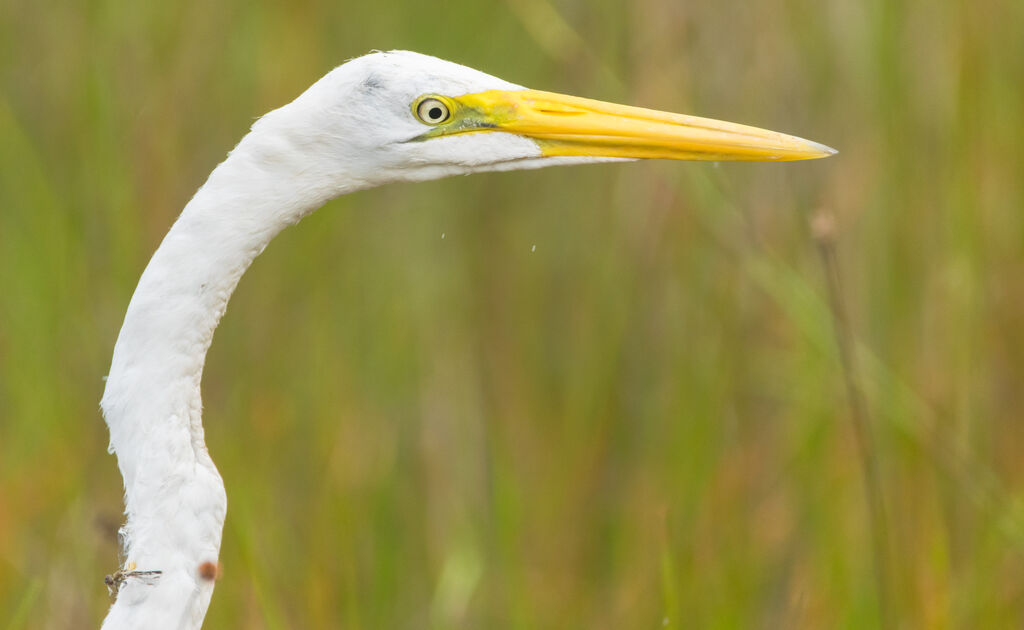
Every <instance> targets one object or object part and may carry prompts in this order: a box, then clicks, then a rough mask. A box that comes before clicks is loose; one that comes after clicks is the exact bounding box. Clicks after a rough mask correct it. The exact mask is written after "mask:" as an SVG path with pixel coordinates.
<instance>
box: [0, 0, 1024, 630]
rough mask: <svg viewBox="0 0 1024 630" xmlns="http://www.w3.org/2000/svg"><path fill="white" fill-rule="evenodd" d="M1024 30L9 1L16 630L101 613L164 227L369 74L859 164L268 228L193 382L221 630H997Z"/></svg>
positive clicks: (564, 174) (1010, 480)
mask: <svg viewBox="0 0 1024 630" xmlns="http://www.w3.org/2000/svg"><path fill="white" fill-rule="evenodd" d="M1022 33H1024V3H1021V2H1019V1H1017V0H971V1H967V0H959V1H956V0H946V1H937V0H898V1H894V0H869V1H868V2H862V1H859V0H858V1H854V0H839V1H835V2H817V1H814V0H768V1H766V2H755V3H749V2H721V1H719V0H713V1H712V0H701V1H694V2H686V3H681V2H675V1H669V0H639V1H636V2H618V1H610V0H605V1H596V2H595V1H592V0H586V1H584V0H508V2H504V3H502V2H497V3H482V2H476V1H470V0H441V1H436V2H397V3H396V2H347V1H345V2H337V1H335V2H327V1H323V0H309V1H304V2H294V1H289V2H257V3H250V2H241V1H232V2H216V3H209V2H199V1H195V0H186V1H184V2H162V3H160V2H157V3H133V2H123V1H105V0H95V1H89V2H79V1H77V0H75V1H70V0H55V1H52V2H32V1H28V0H0V628H6V629H20V628H44V629H51V628H52V629H65V628H87V627H96V626H97V624H98V623H99V620H100V619H101V618H102V615H103V614H104V612H105V610H106V608H107V606H108V605H109V598H108V595H107V592H106V588H105V587H104V585H103V576H104V575H105V574H107V573H110V572H112V571H113V570H114V569H115V568H116V562H117V549H116V544H115V531H116V528H117V526H118V525H119V523H120V521H121V510H122V504H121V498H122V496H121V493H122V487H121V479H120V477H119V475H118V472H117V467H116V462H115V459H114V458H113V457H112V456H110V455H108V454H107V453H106V446H107V433H106V427H105V425H104V424H103V421H102V419H101V417H100V414H99V410H98V400H99V398H100V394H101V391H102V387H103V381H102V379H103V376H104V374H105V373H106V370H107V367H108V365H109V358H110V353H111V349H112V346H113V343H114V339H115V337H116V335H117V332H118V329H119V327H120V324H121V319H122V317H123V314H124V310H125V307H126V305H127V303H128V299H129V297H130V296H131V293H132V291H133V289H134V287H135V283H136V281H137V279H138V277H139V274H140V273H141V271H142V269H143V267H144V266H145V264H146V262H147V260H148V259H149V256H150V255H151V254H152V252H153V251H154V249H155V248H156V246H157V244H158V243H159V241H160V239H161V237H162V236H163V234H164V233H165V231H166V230H167V229H168V227H169V226H170V225H171V223H172V221H173V220H174V218H175V216H176V215H177V213H178V212H179V211H180V209H181V208H182V207H183V206H184V204H185V203H186V201H187V200H188V199H189V198H190V196H191V195H192V193H193V192H194V191H195V189H196V188H197V187H198V186H199V185H200V184H202V182H203V181H204V179H205V177H206V175H207V174H208V173H209V171H210V170H211V169H212V168H213V167H214V166H215V165H216V164H217V163H218V162H219V161H220V160H221V159H223V157H224V156H225V154H226V152H227V151H228V150H229V149H230V148H231V147H232V146H234V144H235V143H236V142H237V141H238V139H239V138H240V137H241V136H242V135H243V134H244V133H245V132H246V130H247V129H248V127H249V125H250V124H251V123H252V121H253V120H254V119H255V118H256V117H257V116H259V115H261V114H263V113H264V112H266V111H268V110H270V109H273V108H275V107H278V106H280V105H282V104H284V103H286V102H288V101H290V100H291V99H292V98H294V97H295V96H296V95H298V94H299V93H300V92H302V91H303V90H304V89H305V88H306V87H307V86H308V85H309V84H311V83H312V82H313V81H315V80H316V79H317V78H319V77H320V76H321V75H322V74H324V73H325V72H326V71H328V70H329V69H330V68H332V67H333V66H335V65H337V64H339V63H341V62H343V61H344V60H345V59H347V58H350V57H353V56H357V55H360V54H362V53H364V52H366V51H368V50H370V49H391V48H405V49H413V50H418V51H421V52H425V53H430V54H434V55H437V56H440V57H444V58H448V59H451V60H454V61H458V62H461V63H464V64H467V65H470V66H473V67H475V68H479V69H481V70H484V71H486V72H489V73H492V74H496V75H498V76H500V77H502V78H505V79H508V80H511V81H514V82H517V83H521V84H524V85H527V86H530V87H534V88H538V89H547V90H555V91H561V92H569V93H573V94H578V95H584V96H589V97H594V98H601V99H606V100H615V101H621V102H627V103H631V104H637V105H643V106H648V107H654V108H658V109H666V110H674V111H684V112H688V113H694V114H699V115H706V116H711V117H715V118H722V119H726V120H732V121H736V122H743V123H748V124H754V125H758V126H763V127H768V128H771V129H776V130H779V131H785V132H790V133H794V134H797V135H800V136H805V137H809V138H812V139H814V140H818V141H820V142H824V143H826V144H829V145H832V146H835V147H836V148H838V149H839V150H840V154H839V155H838V156H836V157H833V158H831V159H828V160H821V161H817V162H807V163H792V164H739V165H732V164H721V165H714V164H697V163H662V162H657V163H656V162H647V163H636V164H627V165H603V166H591V167H577V168H562V169H549V170H544V171H535V172H519V173H509V174H494V175H480V176H474V177H469V178H456V179H452V180H447V181H439V182H431V183H426V184H418V185H400V186H394V187H390V188H385V189H379V190H373V191H368V192H362V193H358V194H355V195H352V196H350V197H346V198H342V199H339V200H337V201H334V202H331V203H330V204H328V205H327V206H326V207H325V208H324V209H322V210H321V211H319V212H318V213H316V214H315V215H313V216H311V217H309V218H308V219H306V220H305V221H304V222H303V223H302V224H300V225H299V226H297V227H295V228H292V229H290V230H288V231H286V232H285V233H284V234H282V235H281V236H280V237H279V238H278V239H277V240H276V241H275V242H274V243H273V245H272V246H271V247H270V248H269V249H268V250H267V251H266V253H265V254H264V255H263V256H262V257H260V258H259V259H258V260H257V261H256V263H255V264H254V266H253V267H252V269H251V270H250V271H249V273H248V274H247V275H246V276H245V278H244V279H243V280H242V282H241V284H240V286H239V288H238V291H237V293H236V295H235V297H234V299H233V300H232V303H231V306H230V308H229V310H228V313H227V315H226V316H225V318H224V320H223V321H222V323H221V327H220V329H219V330H218V332H217V335H216V338H215V339H214V343H213V347H212V349H211V352H210V355H209V358H208V362H207V369H206V374H205V379H204V382H203V390H204V400H205V423H206V429H207V438H208V441H209V447H210V450H211V452H212V454H213V457H214V459H215V461H216V462H217V464H218V466H219V468H220V470H221V472H222V473H223V475H224V478H225V481H226V484H227V491H228V497H229V511H228V520H227V525H226V528H225V536H224V546H223V553H222V558H221V559H222V561H223V565H224V577H223V578H222V580H221V581H220V582H219V583H218V586H217V590H216V593H215V595H214V599H213V603H212V606H211V608H210V612H209V617H208V622H207V625H208V627H211V628H236V627H237V628H292V627H294V628H344V629H358V628H410V629H415V628H523V629H528V628H529V629H532V628H558V629H563V628H588V629H601V628H607V629H621V628H657V627H669V628H867V627H888V628H895V627H901V628H1019V627H1021V624H1024V37H1022V35H1021V34H1022ZM816 217H818V218H817V226H818V228H819V229H818V230H817V231H816V230H815V229H814V228H813V227H812V226H813V225H814V224H815V218H816ZM829 223H831V229H830V230H829V231H828V232H829V233H828V234H824V237H825V238H822V236H823V235H822V234H821V233H820V232H822V230H821V229H820V228H821V227H822V225H825V224H829ZM826 227H828V226H827V225H826ZM823 252H824V254H825V256H822V253H823ZM832 254H835V255H836V257H835V260H836V264H835V265H834V266H830V265H829V264H827V263H826V262H825V261H826V260H828V259H829V258H830V256H831V255H832ZM830 275H831V276H832V277H833V278H835V279H834V280H833V282H832V283H831V284H830V282H829V280H828V278H829V277H830ZM830 287H831V289H832V290H834V291H835V292H836V293H837V294H838V295H839V297H840V302H841V303H842V304H843V308H844V309H845V312H846V313H847V314H848V322H849V323H848V330H849V332H850V337H851V339H850V342H849V343H848V344H847V347H848V349H849V351H850V354H851V355H852V360H851V362H850V366H849V367H848V368H844V367H843V362H842V361H841V354H840V351H839V349H840V348H841V347H842V346H841V344H839V343H838V340H837V336H836V333H835V331H836V330H837V328H836V323H837V321H839V322H841V319H837V317H836V314H837V313H840V312H841V311H833V309H832V307H831V306H830V298H829V294H830ZM842 329H843V328H842V326H841V325H840V328H839V330H842ZM848 377H849V379H850V380H851V381H852V384H853V389H854V391H855V392H857V391H859V392H860V396H859V397H858V396H857V395H855V396H854V397H853V398H851V397H850V396H849V395H848V388H847V386H846V381H847V378H848ZM857 400H862V401H863V405H862V407H863V410H862V411H858V405H857V404H856V401H857ZM851 401H852V402H853V404H851ZM858 422H863V423H868V424H869V426H870V433H871V440H870V441H869V442H868V443H866V449H863V450H862V449H858V441H857V432H856V429H855V427H856V426H858V425H857V423H858ZM866 470H867V471H874V472H873V474H874V475H875V476H876V481H875V483H873V484H872V483H868V484H866V483H865V479H866V478H870V476H871V474H872V473H869V474H865V471H866ZM872 488H874V490H872ZM872 497H874V499H872ZM873 501H874V503H876V504H877V503H881V504H882V505H883V506H884V509H882V510H875V511H874V515H873V511H872V509H871V507H870V506H871V505H872V504H873V503H872V502H873Z"/></svg>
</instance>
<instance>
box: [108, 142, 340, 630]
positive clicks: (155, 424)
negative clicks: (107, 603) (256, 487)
mask: <svg viewBox="0 0 1024 630" xmlns="http://www.w3.org/2000/svg"><path fill="white" fill-rule="evenodd" d="M265 131H266V127H264V128H263V129H259V128H257V130H256V131H253V132H252V133H250V134H249V135H248V136H246V138H244V139H243V140H242V142H241V143H240V144H239V145H238V147H237V148H236V149H235V150H234V151H233V152H232V153H231V155H230V156H229V157H228V159H227V160H225V161H224V162H223V163H222V164H221V165H220V166H218V167H217V168H216V169H215V170H214V171H213V173H212V174H211V175H210V178H209V180H208V181H207V182H206V184H205V185H204V186H203V187H202V188H201V189H200V190H199V192H198V193H196V195H195V197H194V198H193V199H192V201H190V202H189V204H188V205H187V206H186V207H185V209H184V211H183V212H182V214H181V216H180V217H179V218H178V220H177V221H176V222H175V224H174V226H173V227H172V228H171V230H170V232H169V233H168V234H167V236H166V237H165V238H164V240H163V242H162V243H161V245H160V247H159V249H157V251H156V253H155V254H154V255H153V258H152V260H151V261H150V262H149V265H148V266H147V267H146V270H145V271H144V272H143V274H142V278H141V279H140V281H139V285H138V287H137V288H136V290H135V294H134V295H133V296H132V299H131V303H130V304H129V306H128V312H127V314H126V316H125V320H124V324H123V326H122V328H121V333H120V335H119V336H118V339H117V344H116V345H115V348H114V356H113V361H112V364H111V368H110V374H109V376H108V377H107V384H106V390H105V391H104V395H103V401H102V408H103V413H104V417H105V418H106V421H107V425H108V426H109V428H110V451H111V452H112V453H116V455H117V460H118V466H119V467H120V469H121V474H122V476H123V477H124V484H125V506H126V510H125V511H126V514H127V523H126V524H125V526H124V527H123V528H122V544H123V547H124V552H125V565H124V567H122V569H123V570H124V571H130V570H135V571H160V572H161V573H160V574H159V577H157V578H153V577H152V576H151V575H148V576H145V577H143V576H141V575H140V576H130V575H129V576H128V577H127V578H126V579H125V581H124V582H123V583H122V585H121V589H120V592H119V594H118V597H117V600H116V602H115V604H114V606H113V607H112V608H111V611H110V613H109V615H108V617H107V620H106V622H105V623H104V628H140V627H147V628H198V627H199V626H200V625H201V623H202V619H203V617H204V616H205V613H206V609H207V607H208V605H209V601H210V596H211V595H212V593H213V580H210V579H203V578H202V577H201V575H200V565H201V564H203V563H205V562H213V563H216V562H217V557H218V552H219V550H220V541H221V531H222V529H223V524H224V515H225V511H226V509H227V499H226V497H225V493H224V484H223V482H222V480H221V477H220V475H219V474H218V472H217V469H216V467H215V466H214V464H213V461H212V460H211V459H210V456H209V454H208V452H207V449H206V443H205V441H204V438H203V427H202V422H201V413H202V401H201V398H200V380H201V378H202V373H203V364H204V362H205V359H206V351H207V349H208V348H209V347H210V342H211V340H212V338H213V332H214V329H215V328H216V327H217V323H218V322H219V321H220V318H221V315H223V314H224V310H225V308H226V306H227V303H228V299H229V298H230V297H231V293H232V292H233V291H234V289H235V286H236V285H237V284H238V281H239V279H240V278H241V277H242V274H243V273H244V272H245V270H246V269H247V268H248V267H249V265H250V263H252V260H253V259H254V258H255V257H256V256H257V255H258V254H259V253H260V252H262V251H263V249H264V247H266V246H267V244H268V243H269V242H270V240H271V239H272V238H273V237H274V236H276V235H277V233H278V232H280V231H281V230H282V229H284V228H285V227H286V226H288V225H290V224H292V223H295V222H296V221H298V220H299V219H301V218H302V217H303V216H305V215H306V214H308V213H309V212H311V211H312V210H314V209H316V208H317V207H319V206H320V205H321V204H322V203H323V202H324V201H326V200H327V199H328V198H330V197H332V196H334V194H336V193H337V192H338V191H336V190H334V191H332V190H331V189H330V188H329V187H328V186H325V185H323V182H322V181H320V180H317V179H315V176H314V175H311V174H310V173H309V172H308V171H304V170H303V169H302V168H301V167H300V166H299V164H298V163H296V164H294V165H293V164H291V163H290V162H288V161H286V160H285V161H282V159H281V158H280V156H282V155H291V154H292V153H293V152H289V151H287V150H285V151H282V150H281V148H282V147H281V146H280V143H281V141H282V140H281V138H280V137H279V136H271V135H270V134H267V133H265ZM261 132H263V133H261ZM270 138H273V141H270ZM286 141H287V140H286V139H285V142H286Z"/></svg>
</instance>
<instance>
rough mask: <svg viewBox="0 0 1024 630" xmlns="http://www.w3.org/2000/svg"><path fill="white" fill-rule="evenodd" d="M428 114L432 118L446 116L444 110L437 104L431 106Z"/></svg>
mask: <svg viewBox="0 0 1024 630" xmlns="http://www.w3.org/2000/svg"><path fill="white" fill-rule="evenodd" d="M427 116H428V117H429V118H430V120H437V119H439V118H441V116H444V111H443V110H442V109H441V108H440V107H437V106H436V105H435V106H434V107H431V108H430V111H429V112H427Z"/></svg>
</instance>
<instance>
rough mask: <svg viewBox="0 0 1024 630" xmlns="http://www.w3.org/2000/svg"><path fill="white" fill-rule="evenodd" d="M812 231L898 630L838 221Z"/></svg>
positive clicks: (884, 605)
mask: <svg viewBox="0 0 1024 630" xmlns="http://www.w3.org/2000/svg"><path fill="white" fill-rule="evenodd" d="M811 229H812V232H813V234H814V240H815V241H816V242H817V244H818V252H819V253H820V254H821V263H822V266H823V267H824V271H825V279H826V284H827V285H828V298H829V306H830V310H831V313H832V325H833V330H834V331H835V337H836V346H837V347H838V349H839V362H840V364H841V366H842V370H843V382H844V385H845V387H846V396H847V399H848V401H849V404H850V421H851V423H852V424H853V433H854V439H855V441H856V443H857V453H858V455H859V456H860V460H861V472H862V474H863V475H864V492H865V494H866V496H867V504H868V511H869V513H870V518H871V537H872V547H873V549H874V565H875V578H876V584H877V585H878V609H879V610H878V614H879V627H880V628H882V629H883V630H885V629H888V628H894V627H895V625H894V623H893V617H892V614H893V611H892V606H891V603H890V601H889V596H890V590H889V575H890V573H889V554H888V553H887V541H888V539H889V536H888V531H889V528H888V525H887V520H886V515H885V501H884V497H883V494H882V481H881V476H880V474H879V472H878V458H877V456H876V451H875V445H874V440H873V439H872V435H871V421H870V417H869V414H868V405H867V401H866V400H865V398H864V392H863V390H862V389H861V387H860V381H859V378H858V374H857V370H856V365H855V362H854V356H853V334H852V332H851V330H850V322H849V318H848V316H847V312H846V306H845V303H844V302H843V291H842V283H841V279H840V275H839V262H838V259H837V256H836V245H835V240H836V239H835V231H836V230H835V221H834V219H833V218H832V216H831V215H829V214H828V213H827V212H826V211H819V212H818V214H816V215H815V216H814V217H813V219H812V220H811Z"/></svg>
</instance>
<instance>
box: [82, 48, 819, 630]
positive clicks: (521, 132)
mask: <svg viewBox="0 0 1024 630" xmlns="http://www.w3.org/2000/svg"><path fill="white" fill-rule="evenodd" d="M424 95H437V97H438V101H439V102H440V103H441V106H440V107H441V108H440V109H438V110H433V111H432V112H431V115H434V114H437V115H438V116H440V115H442V114H447V117H446V118H445V119H444V121H442V122H441V123H437V124H435V123H433V121H431V122H425V121H424V119H421V118H418V117H417V111H416V109H415V105H416V104H417V102H422V99H423V97H424ZM430 104H431V105H432V104H433V101H431V103H430ZM445 108H448V109H445ZM638 121H639V122H638ZM588 125H589V126H588ZM615 134H619V135H618V136H616V135H615ZM609 138H612V140H609ZM673 151H674V152H675V153H672V154H666V153H671V152H673ZM827 154H829V150H827V148H825V147H822V146H821V145H817V144H815V143H812V142H808V141H804V140H800V139H798V138H793V137H791V136H784V135H782V134H774V133H773V132H765V131H762V130H756V129H753V128H749V127H742V126H739V125H730V124H729V123H718V122H716V121H706V120H704V119H697V118H690V117H684V116H679V115H672V114H661V113H658V112H650V111H648V110H639V109H636V108H625V107H622V106H614V105H611V104H602V103H598V102H596V101H585V100H583V99H574V98H572V97H561V96H560V95H550V94H546V93H540V92H532V91H527V90H525V89H524V88H522V87H520V86H517V85H514V84H511V83H508V82H506V81H503V80H501V79H497V78H495V77H492V76H489V75H486V74H483V73H481V72H478V71H476V70H472V69H470V68H466V67H463V66H460V65H457V64H453V63H449V62H446V61H442V60H440V59H436V58H433V57H428V56H424V55H419V54H416V53H410V52H389V53H374V54H370V55H367V56H364V57H360V58H358V59H354V60H352V61H350V62H348V63H346V64H344V65H342V66H340V67H338V68H336V69H334V70H333V71H331V72H330V73H329V74H327V75H326V76H325V77H324V78H322V79H321V80H320V81H318V82H317V83H315V84H314V85H313V86H312V87H310V88H309V89H308V90H307V91H306V92H305V93H304V94H302V95H301V96H299V98H297V99H296V100H295V101H293V102H292V103H290V104H288V105H286V106H284V107H282V108H280V109H278V110H275V111H273V112H271V113H269V114H267V115H266V116H264V117H263V118H261V119H260V120H259V121H257V122H256V123H255V124H254V125H253V127H252V131H251V132H250V133H249V134H248V135H247V136H245V138H243V139H242V141H241V142H240V143H239V144H238V146H237V147H235V149H234V150H233V151H232V152H231V153H230V155H229V156H228V158H227V159H226V160H225V161H224V162H222V163H221V164H220V165H219V166H217V168H216V169H214V171H213V173H212V174H211V175H210V177H209V179H208V180H207V182H206V183H205V184H204V185H203V186H202V188H200V189H199V191H198V192H197V193H196V195H195V197H193V198H192V200H191V201H190V202H189V203H188V205H186V206H185V209H184V211H183V212H182V213H181V216H180V217H179V218H178V220H177V221H176V222H175V223H174V226H173V227H172V228H171V230H170V232H169V233H168V234H167V236H166V237H165V238H164V240H163V242H162V243H161V244H160V247H159V248H158V249H157V251H156V253H155V254H154V256H153V258H152V260H151V261H150V263H149V265H148V266H147V267H146V270H145V271H144V272H143V274H142V278H141V279H140V281H139V285H138V288H137V289H136V291H135V294H134V295H133V297H132V299H131V303H130V304H129V306H128V312H127V314H126V316H125V320H124V324H123V326H122V328H121V333H120V336H119V337H118V340H117V344H116V345H115V347H114V355H113V360H112V364H111V367H110V374H109V377H108V379H107V385H106V390H105V392H104V395H103V401H102V408H103V413H104V416H105V418H106V421H107V424H108V426H109V428H110V452H112V453H115V454H116V455H117V460H118V465H119V467H120V469H121V474H122V475H123V477H124V486H125V504H126V514H127V523H126V524H125V526H124V528H123V543H124V552H125V562H126V565H125V568H126V569H131V568H134V569H135V570H138V571H159V574H158V575H156V577H155V578H153V579H139V578H137V577H133V576H132V575H131V573H130V572H127V573H125V574H124V575H125V577H124V581H123V583H122V584H121V585H120V589H119V592H118V594H117V599H116V601H115V603H114V605H113V606H112V608H111V610H110V612H109V614H108V616H107V618H106V621H105V622H104V625H103V627H104V628H108V629H111V630H113V629H129V628H131V629H137V628H147V629H150V630H161V629H175V630H178V629H186V628H199V627H200V626H201V624H202V620H203V617H204V616H205V614H206V610H207V607H208V606H209V603H210V598H211V595H212V594H213V587H214V581H213V580H212V579H209V576H208V575H204V572H203V571H201V570H200V567H201V566H202V565H203V564H204V563H216V562H217V557H218V553H219V550H220V543H221V532H222V529H223V525H224V516H225V512H226V510H227V499H226V496H225V492H224V484H223V482H222V481H221V477H220V475H219V474H218V472H217V469H216V467H215V466H214V464H213V461H212V460H211V458H210V455H209V453H208V452H207V449H206V444H205V441H204V438H203V426H202V421H201V415H202V402H201V399H200V380H201V378H202V372H203V363H204V361H205V357H206V351H207V349H208V348H209V346H210V342H211V340H212V338H213V332H214V329H215V328H216V327H217V323H218V321H219V320H220V318H221V315H223V313H224V309H225V307H226V306H227V303H228V299H229V298H230V296H231V293H232V291H234V289H235V286H236V284H237V283H238V280H239V278H241V276H242V274H243V273H244V272H245V270H246V269H247V268H248V267H249V264H250V263H251V262H252V260H253V259H254V258H255V257H256V256H257V255H259V253H260V252H262V251H263V249H264V248H265V247H266V246H267V244H268V243H269V242H270V241H271V239H273V238H274V236H276V235H277V233H278V232H280V231H281V230H282V229H284V228H285V227H287V226H288V225H291V224H293V223H296V222H298V221H299V220H300V219H301V218H302V217H304V216H305V215H307V214H309V213H310V212H312V211H313V210H315V209H316V208H318V207H319V206H321V205H322V204H323V203H324V202H325V201H327V200H329V199H331V198H333V197H336V196H338V195H342V194H345V193H349V192H352V191H355V190H359V189H363V188H369V187H372V186H377V185H381V184H385V183H388V182H395V181H421V180H428V179H436V178H440V177H446V176H449V175H455V174H463V173H472V172H480V171H488V170H512V169H523V168H537V167H541V166H548V165H553V164H566V163H579V162H594V161H607V160H615V159H629V158H640V157H677V158H680V159H807V158H813V157H822V156H824V155H827Z"/></svg>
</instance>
